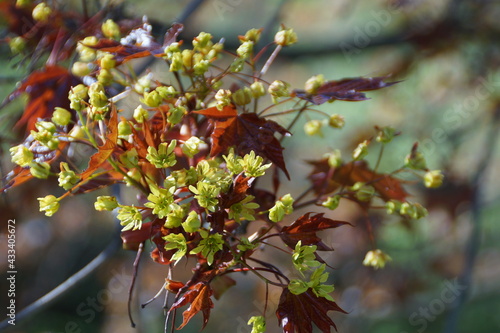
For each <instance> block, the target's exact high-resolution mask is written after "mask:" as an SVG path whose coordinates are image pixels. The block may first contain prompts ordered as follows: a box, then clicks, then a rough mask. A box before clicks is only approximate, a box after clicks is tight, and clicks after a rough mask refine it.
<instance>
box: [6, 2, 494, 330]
mask: <svg viewBox="0 0 500 333" xmlns="http://www.w3.org/2000/svg"><path fill="white" fill-rule="evenodd" d="M90 2H92V1H90ZM96 3H97V1H96ZM190 3H191V1H173V0H172V1H167V0H161V1H159V0H158V1H154V0H141V1H132V0H130V1H124V2H123V9H124V12H123V14H124V15H126V16H130V17H140V16H142V15H146V16H147V17H148V18H149V20H150V21H151V22H152V23H153V25H154V27H155V32H157V33H160V32H161V31H162V29H163V28H164V27H168V26H169V25H170V24H171V23H172V22H175V21H176V20H178V19H179V18H180V17H182V13H183V12H184V10H185V8H186V7H187V6H188V5H189V4H190ZM67 5H68V6H74V7H75V8H76V9H77V10H78V9H79V8H80V2H79V1H68V2H67ZM499 15H500V4H499V3H498V1H488V0H427V1H425V0H421V1H417V0H400V1H395V0H394V1H389V0H377V1H375V0H358V1H352V0H337V1H326V0H323V1H320V0H310V1H300V0H295V1H292V0H288V1H285V0H280V1H278V0H274V1H273V0H269V1H263V0H256V1H242V0H207V1H204V2H202V4H201V6H199V7H198V8H196V10H195V12H194V13H193V14H192V15H191V16H189V17H188V18H187V20H186V22H185V31H184V32H183V34H182V35H181V39H184V40H185V41H186V43H189V42H190V40H191V39H192V38H193V37H194V36H196V35H197V34H198V33H199V32H200V31H206V32H210V33H212V34H213V35H214V39H215V40H219V39H220V38H224V39H225V42H226V43H225V44H226V49H233V50H234V49H235V48H236V47H237V46H238V41H237V35H243V34H244V33H245V32H246V31H247V30H248V29H250V28H260V27H265V28H266V30H265V32H264V39H266V38H267V41H266V42H269V41H272V38H273V35H274V33H275V32H276V31H277V30H278V28H279V24H280V23H283V24H285V25H286V26H287V27H292V28H293V29H294V30H295V31H296V32H297V34H298V37H299V43H298V44H296V45H294V46H293V47H290V48H286V49H285V50H283V52H282V54H281V55H280V57H279V58H278V59H277V61H276V62H275V63H274V64H273V66H272V67H271V70H270V71H269V72H268V73H267V74H266V76H265V78H266V79H268V80H269V81H272V80H274V79H281V80H284V81H287V82H289V83H290V84H291V86H292V87H293V88H299V89H302V87H303V84H304V82H305V81H306V80H307V79H308V78H309V77H311V76H312V75H316V74H323V75H324V76H325V78H326V79H329V80H335V79H341V78H344V77H357V76H378V75H389V74H391V75H392V78H394V80H403V81H402V82H401V83H399V84H397V85H395V86H392V87H390V88H387V89H384V90H380V91H375V92H369V93H368V96H369V97H371V98H372V99H370V100H368V101H364V102H357V103H349V102H340V101H337V102H335V103H332V104H327V105H323V106H321V107H319V109H321V110H323V111H325V112H327V113H330V114H332V113H338V114H341V115H342V116H344V117H345V119H346V126H345V128H343V129H342V130H336V129H329V128H326V129H324V131H323V137H306V136H305V135H304V134H300V132H301V131H300V130H299V131H297V134H296V135H294V137H293V138H291V139H289V140H288V141H285V146H286V150H285V158H286V160H287V163H288V168H289V170H290V173H291V174H292V175H294V176H293V179H292V182H290V183H286V181H285V182H284V184H283V188H282V191H283V193H287V192H291V193H301V191H302V190H301V189H304V188H305V187H306V185H307V180H306V175H307V174H308V173H309V172H310V167H309V166H308V165H307V163H306V162H305V161H306V160H308V159H318V158H320V157H321V156H322V155H323V154H324V153H327V152H329V151H331V150H332V149H342V151H343V152H344V153H345V154H346V155H348V154H350V151H352V149H353V147H355V145H356V144H357V143H358V142H360V141H361V140H363V139H367V138H370V137H371V136H373V135H374V130H373V127H374V126H375V125H378V126H387V125H389V126H393V127H395V128H397V129H398V130H399V131H401V132H402V135H401V136H399V137H398V138H397V140H395V141H394V142H393V143H391V145H390V146H389V147H388V149H386V150H385V152H384V158H383V160H382V164H381V170H382V171H386V172H389V171H392V170H393V169H396V168H397V167H399V166H400V165H402V164H403V160H404V157H405V156H406V155H407V154H408V153H409V152H410V149H411V146H412V145H413V143H414V142H419V143H420V149H421V151H422V152H423V153H424V154H425V156H426V158H427V162H428V166H429V168H431V169H441V170H443V171H444V172H445V174H446V181H445V184H444V185H443V187H442V188H440V189H436V190H427V189H425V188H423V187H419V186H418V185H412V186H410V187H409V188H411V190H410V193H411V195H412V196H413V198H412V200H413V199H414V200H415V201H417V202H422V203H423V204H424V205H425V206H426V207H428V208H429V216H428V217H427V218H425V219H423V220H419V221H415V222H411V223H405V222H402V221H400V220H398V219H396V218H394V219H393V218H388V217H387V216H385V215H379V214H376V213H374V215H373V216H370V219H371V221H372V224H373V226H374V230H375V233H376V236H377V247H379V248H381V249H383V250H384V251H386V252H387V253H389V254H390V255H391V257H392V258H393V261H392V262H391V263H390V264H389V265H388V266H387V267H386V268H385V269H382V270H373V269H370V268H367V267H364V266H363V265H362V260H363V258H364V255H365V253H366V251H368V250H370V243H369V236H368V233H367V231H366V224H365V222H364V220H363V217H362V216H361V215H360V212H359V211H358V210H356V209H355V208H356V207H355V206H353V205H343V206H341V207H340V209H339V210H338V211H335V212H333V213H332V212H328V213H327V214H329V215H328V216H329V217H332V218H335V219H340V220H342V219H343V220H347V221H351V222H352V223H353V224H354V225H355V228H345V229H343V228H339V229H338V230H335V231H334V232H332V233H331V234H327V235H325V237H326V243H327V244H330V245H332V246H333V247H334V248H335V249H336V251H335V252H333V253H328V254H325V255H324V256H323V258H324V259H325V260H326V261H327V262H328V263H329V264H330V265H331V266H333V267H335V270H333V271H331V277H332V279H333V281H331V282H332V283H334V284H335V286H336V290H335V292H334V298H335V299H336V301H337V302H338V304H339V305H340V306H341V307H342V308H343V309H345V310H346V311H348V312H349V314H348V315H342V314H338V313H335V314H333V319H334V321H335V322H336V323H337V326H338V330H339V332H349V333H365V332H366V333H367V332H370V333H386V332H391V333H392V332H395V333H405V332H406V333H414V332H418V333H422V332H429V333H430V332H432V333H434V332H443V333H459V332H460V333H469V332H476V333H483V332H485V333H486V332H488V333H489V332H500V317H499V316H498V312H499V310H500V297H499V296H500V253H499V251H500V242H499V240H500V225H499V221H498V216H500V204H499V200H498V199H499V194H500V191H499V190H498V183H497V181H496V180H497V179H498V177H499V170H500V168H498V165H499V163H498V162H499V158H500V154H499V150H498V148H497V146H496V143H497V142H498V136H497V133H498V129H499V126H498V125H499V111H500V104H499V101H500V89H499V88H500V72H499V65H500V23H499V22H500V21H499V20H498V17H499ZM2 29H3V30H2V38H3V37H5V36H6V35H5V34H6V33H7V32H6V31H5V28H4V27H2ZM264 44H265V42H263V43H262V45H264ZM1 47H2V48H1V54H0V57H1V58H0V61H1V67H0V68H1V74H0V83H1V84H2V89H1V90H0V94H1V97H2V99H3V98H4V97H6V96H7V95H8V94H9V93H10V92H11V91H12V90H13V89H14V87H15V85H16V82H17V81H18V80H20V79H21V78H22V77H23V75H24V74H25V72H23V67H20V68H13V67H12V66H11V64H12V62H11V61H10V60H11V59H10V58H11V56H10V51H9V49H8V47H7V46H6V45H5V44H4V45H1ZM158 71H165V69H158ZM22 105H23V101H22V100H17V101H15V102H14V103H11V104H10V105H9V106H8V107H6V108H4V109H2V110H1V111H0V112H1V113H0V119H1V121H0V138H1V149H2V176H5V174H6V172H8V170H9V168H10V167H11V164H10V161H9V160H10V157H9V154H8V148H9V146H11V145H14V144H17V143H18V142H16V140H17V138H16V134H15V133H13V131H12V127H13V124H14V123H15V122H16V120H17V119H18V117H19V115H20V114H21V112H22ZM310 119H314V118H310ZM282 121H284V122H285V123H286V122H287V119H286V118H285V119H282ZM300 126H302V124H300ZM300 126H298V127H297V129H300ZM377 154H378V151H377V150H376V149H374V150H373V151H371V152H370V155H369V156H368V160H369V161H371V163H372V165H373V163H374V161H375V160H376V158H377ZM48 191H49V189H48V188H47V187H46V185H41V184H39V183H38V182H36V181H34V182H32V183H29V184H28V185H23V186H21V187H19V188H16V189H14V190H13V191H10V192H8V193H7V194H6V195H3V196H2V198H1V213H0V215H1V216H2V220H3V221H2V222H1V224H2V233H3V234H2V238H1V239H0V242H1V245H2V252H1V253H5V252H4V250H3V249H4V248H6V237H5V231H6V227H5V226H4V224H5V223H6V220H7V219H8V218H15V219H16V221H17V222H18V224H17V251H18V252H17V266H18V271H19V274H18V276H17V290H18V298H17V302H18V305H19V307H20V308H22V307H24V306H27V305H28V304H30V303H31V302H33V301H34V300H36V299H37V298H39V297H41V296H42V295H44V294H45V293H46V292H48V291H49V290H51V289H52V288H54V287H56V286H57V285H58V284H60V283H61V282H62V281H64V280H65V279H66V278H67V277H69V276H70V275H71V274H73V273H75V272H76V271H77V270H78V269H79V268H81V267H83V266H84V265H85V264H86V263H88V262H89V261H90V260H92V258H94V257H95V256H96V255H97V254H98V253H99V252H100V251H101V250H102V249H103V248H104V247H105V246H106V244H108V243H109V242H110V239H111V238H112V237H113V236H114V233H113V230H114V223H115V222H114V221H113V218H112V216H109V215H107V214H103V213H99V214H98V213H95V212H94V210H93V209H88V207H92V205H93V200H92V198H93V197H94V196H95V195H97V194H95V195H94V194H92V195H89V196H82V197H74V198H71V199H70V200H67V202H66V203H65V204H63V205H62V208H61V211H60V213H58V214H56V215H55V216H54V217H53V218H51V219H47V218H45V217H44V216H43V215H42V214H41V213H39V212H38V204H37V200H36V198H37V197H40V196H44V195H46V194H47V193H48ZM99 194H102V193H99ZM124 195H131V194H128V193H127V192H125V193H124ZM150 249H152V245H151V244H147V245H146V249H145V250H146V251H145V253H144V255H143V260H142V262H141V264H140V270H139V276H138V281H137V286H136V290H135V292H134V304H133V314H134V318H135V321H136V323H137V328H135V329H134V328H131V327H130V323H129V320H128V316H127V297H128V295H127V293H128V288H129V283H130V281H131V276H132V263H133V261H134V257H135V253H133V252H126V251H119V252H118V253H117V254H116V255H115V256H113V258H112V259H111V260H109V261H108V262H106V263H105V265H103V266H102V267H101V268H99V269H98V270H97V271H96V272H95V273H94V274H92V276H91V277H89V278H87V279H85V280H84V281H83V282H82V283H81V284H79V285H78V286H77V288H74V289H72V290H71V291H70V292H68V293H67V294H65V295H64V296H62V297H61V298H59V299H58V300H57V301H56V302H55V303H54V304H52V305H51V306H49V307H48V308H46V309H45V310H44V311H43V312H41V313H39V314H37V315H36V316H34V317H33V318H30V319H28V320H26V321H25V322H23V323H19V324H18V325H16V327H15V328H14V329H13V330H11V331H12V332H162V331H163V321H164V316H163V311H162V304H163V299H161V298H160V299H158V300H156V301H155V302H153V303H152V304H150V305H149V306H147V307H146V308H145V309H140V306H139V305H140V304H141V303H144V302H145V301H147V300H148V299H149V298H151V297H152V296H153V295H155V294H156V293H157V291H158V290H160V289H161V287H162V285H163V282H164V279H165V277H166V276H167V268H166V267H163V266H161V265H158V264H155V263H154V262H152V261H151V260H150V259H149V258H148V256H149V254H148V253H149V250H150ZM263 255H264V256H270V257H276V259H277V260H279V259H280V258H279V254H278V253H277V252H273V251H270V250H266V251H265V252H264V254H263ZM182 265H183V263H181V265H180V266H182ZM186 267H187V266H186ZM178 268H179V269H180V270H182V269H183V267H178ZM0 269H1V274H2V275H1V279H2V285H4V283H5V282H4V281H5V278H6V276H5V274H4V272H5V271H6V260H3V259H2V260H0ZM187 269H188V268H186V270H187ZM183 274H184V273H182V272H181V273H180V275H179V276H178V277H177V278H178V279H182V276H183ZM185 274H189V271H187V272H185ZM185 276H187V275H185ZM237 281H238V284H237V286H235V287H233V288H231V289H230V290H228V291H227V292H226V294H224V295H223V297H222V298H221V299H220V300H217V301H215V309H214V310H213V311H212V314H211V319H210V322H209V324H208V325H207V327H206V329H205V332H208V333H212V332H227V333H232V332H250V329H249V327H248V326H246V322H247V320H248V319H249V318H250V316H252V315H258V314H259V310H260V308H261V305H262V303H263V299H264V292H265V290H264V287H263V285H262V284H260V283H259V281H257V280H256V279H254V278H253V277H251V276H241V277H238V278H237ZM2 288H3V287H2ZM277 292H278V291H275V290H273V289H272V288H271V289H270V302H269V309H268V311H267V313H266V315H267V318H268V325H267V326H268V332H271V333H272V332H280V331H281V330H280V329H279V328H278V327H277V320H276V318H275V315H274V311H275V306H276V302H277V297H278V296H277V295H276V293H277ZM5 295H6V292H4V290H2V294H1V296H0V298H1V299H2V309H4V308H5V307H4V306H3V305H4V304H5V303H4V301H3V299H4V296H5ZM278 295H279V294H278ZM162 297H163V296H162ZM461 297H464V298H465V299H464V300H463V302H462V301H461ZM177 322H180V321H179V318H178V320H177ZM73 323H74V324H73ZM200 328H201V316H197V318H195V320H193V321H192V322H191V323H190V324H189V325H188V326H187V327H186V328H185V329H184V330H183V332H198V331H199V330H200Z"/></svg>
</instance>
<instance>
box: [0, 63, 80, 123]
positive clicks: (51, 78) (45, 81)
mask: <svg viewBox="0 0 500 333" xmlns="http://www.w3.org/2000/svg"><path fill="white" fill-rule="evenodd" d="M79 83H80V80H79V79H78V78H77V77H76V76H74V75H73V74H71V73H70V72H69V71H68V70H67V69H65V68H63V67H59V66H46V67H44V68H42V69H41V70H38V71H34V72H33V73H31V74H30V75H29V76H28V77H27V78H26V80H24V81H23V82H22V84H21V85H20V86H19V88H17V89H16V90H15V91H14V92H12V93H11V94H10V95H9V96H8V97H7V99H6V101H5V102H4V104H6V103H8V102H10V101H12V100H13V99H14V98H17V97H18V96H19V95H21V94H22V93H28V104H27V105H26V108H25V109H24V113H23V115H22V117H21V119H19V121H18V122H17V123H16V127H22V126H26V129H27V132H29V131H30V130H34V129H35V124H36V122H37V121H38V119H44V118H48V117H50V116H51V115H52V112H53V111H54V108H55V107H56V106H58V107H62V108H66V109H69V99H68V93H69V91H70V89H71V87H74V86H76V85H77V84H79Z"/></svg>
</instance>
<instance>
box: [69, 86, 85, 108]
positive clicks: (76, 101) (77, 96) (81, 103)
mask: <svg viewBox="0 0 500 333" xmlns="http://www.w3.org/2000/svg"><path fill="white" fill-rule="evenodd" d="M87 97H88V88H87V86H85V85H83V84H79V85H77V86H75V87H73V88H71V90H70V92H69V94H68V98H69V101H70V108H72V109H73V110H76V111H81V110H83V109H84V108H85V107H86V105H85V100H86V99H87Z"/></svg>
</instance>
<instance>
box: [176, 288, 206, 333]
mask: <svg viewBox="0 0 500 333" xmlns="http://www.w3.org/2000/svg"><path fill="white" fill-rule="evenodd" d="M211 296H212V289H211V288H210V286H209V285H208V284H207V283H204V282H198V283H196V284H195V285H194V286H192V287H191V288H189V290H188V291H187V292H185V293H184V294H183V295H182V296H181V297H180V298H179V299H178V300H177V301H176V302H175V303H174V304H172V307H171V308H170V310H169V311H172V310H174V309H178V308H180V307H182V306H184V305H186V304H190V306H189V308H187V310H185V311H184V312H183V313H182V317H183V321H182V324H181V325H180V326H179V327H177V329H178V330H180V329H182V328H183V327H184V326H186V324H187V323H188V322H189V321H190V320H191V318H193V317H194V315H195V314H197V313H198V312H200V311H201V312H202V313H203V327H202V328H204V327H205V326H206V324H207V323H208V319H209V317H210V310H211V309H212V308H213V307H214V303H213V302H212V299H211V298H210V297H211Z"/></svg>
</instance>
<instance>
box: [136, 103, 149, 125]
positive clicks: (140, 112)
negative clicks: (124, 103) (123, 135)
mask: <svg viewBox="0 0 500 333" xmlns="http://www.w3.org/2000/svg"><path fill="white" fill-rule="evenodd" d="M133 117H134V119H135V120H136V121H137V122H138V123H139V124H142V123H143V122H145V121H147V120H148V119H149V112H148V110H146V109H145V108H143V107H142V106H141V105H139V106H138V107H136V108H135V110H134V114H133Z"/></svg>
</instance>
